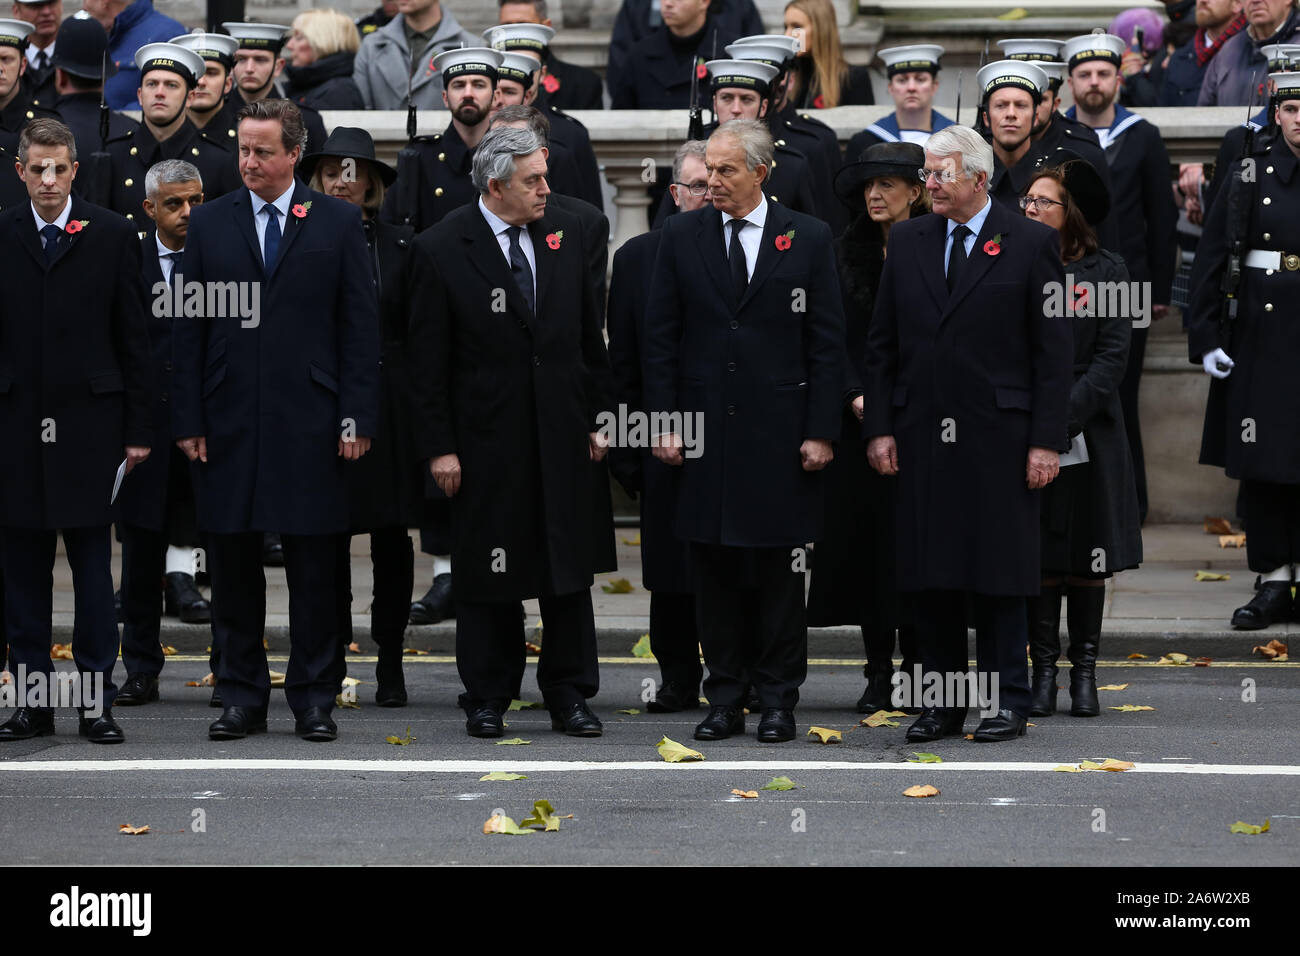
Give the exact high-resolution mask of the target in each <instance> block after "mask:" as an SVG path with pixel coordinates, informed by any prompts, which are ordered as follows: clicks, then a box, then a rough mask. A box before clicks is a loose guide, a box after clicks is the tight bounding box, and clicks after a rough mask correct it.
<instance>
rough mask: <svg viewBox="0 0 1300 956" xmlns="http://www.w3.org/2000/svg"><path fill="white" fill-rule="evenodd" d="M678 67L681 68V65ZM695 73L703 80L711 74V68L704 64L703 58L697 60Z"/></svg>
mask: <svg viewBox="0 0 1300 956" xmlns="http://www.w3.org/2000/svg"><path fill="white" fill-rule="evenodd" d="M678 69H680V67H678ZM695 75H696V76H697V77H699V78H700V79H701V80H702V79H704V78H705V77H707V76H708V75H709V68H708V67H707V66H705V65H704V61H703V60H696V61H695Z"/></svg>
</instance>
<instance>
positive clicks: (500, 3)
mask: <svg viewBox="0 0 1300 956" xmlns="http://www.w3.org/2000/svg"><path fill="white" fill-rule="evenodd" d="M507 3H529V4H532V7H533V12H534V13H535V14H537V21H538V22H539V23H541V22H544V21H545V20H546V0H497V7H498V8H501V7H504V6H505V5H506V4H507Z"/></svg>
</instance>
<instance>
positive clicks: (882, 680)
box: [857, 660, 894, 714]
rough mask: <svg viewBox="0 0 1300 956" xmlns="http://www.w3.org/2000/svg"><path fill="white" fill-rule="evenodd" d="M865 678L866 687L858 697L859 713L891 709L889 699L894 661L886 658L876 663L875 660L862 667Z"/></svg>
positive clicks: (892, 684)
mask: <svg viewBox="0 0 1300 956" xmlns="http://www.w3.org/2000/svg"><path fill="white" fill-rule="evenodd" d="M863 672H864V673H863V676H865V677H866V678H867V689H866V690H864V691H863V692H862V696H861V697H859V698H858V705H857V707H858V713H859V714H874V713H875V712H876V711H878V710H893V706H892V703H891V700H890V697H891V695H892V694H893V692H894V683H893V681H894V663H893V661H889V660H886V661H884V662H883V663H881V664H879V665H877V664H875V662H871V663H869V664H867V666H866V667H864V668H863Z"/></svg>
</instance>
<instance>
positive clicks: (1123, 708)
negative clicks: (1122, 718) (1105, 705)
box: [1110, 704, 1155, 714]
mask: <svg viewBox="0 0 1300 956" xmlns="http://www.w3.org/2000/svg"><path fill="white" fill-rule="evenodd" d="M1110 709H1111V710H1118V711H1120V712H1121V713H1125V714H1130V713H1132V712H1133V711H1135V710H1155V708H1154V707H1148V706H1147V705H1146V704H1120V705H1119V706H1118V707H1112V708H1110Z"/></svg>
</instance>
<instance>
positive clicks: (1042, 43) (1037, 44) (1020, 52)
mask: <svg viewBox="0 0 1300 956" xmlns="http://www.w3.org/2000/svg"><path fill="white" fill-rule="evenodd" d="M998 46H999V47H1001V48H1002V54H1003V57H1004V58H1005V59H1008V60H1029V61H1030V62H1033V63H1038V62H1039V61H1045V62H1047V63H1060V62H1061V47H1063V46H1065V41H1064V40H1048V39H1045V38H1042V37H1032V38H1030V39H1024V40H999V41H998Z"/></svg>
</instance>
